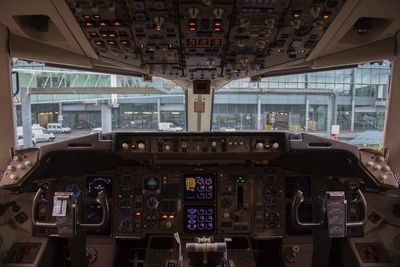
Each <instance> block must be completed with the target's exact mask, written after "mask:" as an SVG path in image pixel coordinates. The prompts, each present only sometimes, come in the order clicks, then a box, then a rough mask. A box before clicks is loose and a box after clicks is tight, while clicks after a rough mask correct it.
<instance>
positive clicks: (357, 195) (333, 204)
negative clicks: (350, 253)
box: [291, 184, 367, 237]
mask: <svg viewBox="0 0 400 267" xmlns="http://www.w3.org/2000/svg"><path fill="white" fill-rule="evenodd" d="M350 189H351V191H352V193H353V195H354V200H352V202H357V203H360V204H361V206H362V209H363V215H362V216H363V217H362V219H361V220H360V221H351V222H349V221H347V218H346V217H347V208H346V206H347V200H346V199H345V193H344V192H343V191H328V192H326V194H325V201H324V202H325V203H324V205H325V206H324V207H322V210H323V211H322V212H323V213H324V214H323V216H324V217H325V218H326V221H325V220H322V221H320V222H301V221H300V216H299V208H300V205H301V204H302V203H303V201H304V195H303V192H302V191H300V190H297V192H296V193H295V194H294V196H293V200H292V209H291V212H292V218H293V223H294V225H295V226H297V227H299V228H303V229H304V228H307V229H315V228H321V227H323V226H326V225H327V226H328V228H329V235H330V236H331V237H344V236H345V235H346V229H347V228H351V227H360V226H363V225H364V224H365V222H366V219H367V201H366V200H365V197H364V195H363V193H362V192H361V190H360V189H359V187H358V186H357V185H354V184H352V185H351V188H350Z"/></svg>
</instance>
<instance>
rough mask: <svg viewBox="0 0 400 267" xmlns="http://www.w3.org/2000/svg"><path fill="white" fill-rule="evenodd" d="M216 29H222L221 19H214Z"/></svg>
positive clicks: (218, 30)
mask: <svg viewBox="0 0 400 267" xmlns="http://www.w3.org/2000/svg"><path fill="white" fill-rule="evenodd" d="M214 31H215V32H220V31H222V23H221V21H220V20H215V21H214Z"/></svg>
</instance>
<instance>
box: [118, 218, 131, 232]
mask: <svg viewBox="0 0 400 267" xmlns="http://www.w3.org/2000/svg"><path fill="white" fill-rule="evenodd" d="M118 231H120V232H132V231H133V222H132V219H130V218H119V219H118Z"/></svg>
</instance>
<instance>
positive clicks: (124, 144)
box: [121, 143, 129, 150]
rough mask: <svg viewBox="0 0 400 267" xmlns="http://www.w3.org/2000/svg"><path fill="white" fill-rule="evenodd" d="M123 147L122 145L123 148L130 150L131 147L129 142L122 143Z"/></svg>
mask: <svg viewBox="0 0 400 267" xmlns="http://www.w3.org/2000/svg"><path fill="white" fill-rule="evenodd" d="M121 147H122V150H128V149H129V145H128V143H122V145H121Z"/></svg>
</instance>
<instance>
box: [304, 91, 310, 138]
mask: <svg viewBox="0 0 400 267" xmlns="http://www.w3.org/2000/svg"><path fill="white" fill-rule="evenodd" d="M305 115H306V116H305V117H306V123H305V125H304V130H305V131H306V132H308V123H309V121H310V97H309V96H308V95H306V114H305Z"/></svg>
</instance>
